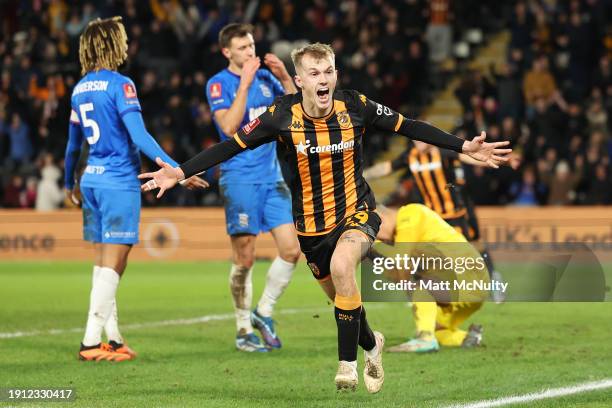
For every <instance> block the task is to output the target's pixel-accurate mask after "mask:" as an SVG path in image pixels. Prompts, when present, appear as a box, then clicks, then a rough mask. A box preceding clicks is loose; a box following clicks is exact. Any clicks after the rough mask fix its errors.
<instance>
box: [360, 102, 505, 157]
mask: <svg viewBox="0 0 612 408" xmlns="http://www.w3.org/2000/svg"><path fill="white" fill-rule="evenodd" d="M360 99H361V102H362V103H363V104H364V105H365V106H364V108H363V109H364V114H365V116H366V120H367V122H369V123H370V124H372V125H373V126H374V127H376V128H378V129H381V130H387V131H391V132H397V133H399V134H400V135H403V136H407V137H409V138H411V139H414V140H420V141H422V142H425V143H429V144H432V145H434V146H438V147H442V148H445V149H449V150H453V151H455V152H458V153H465V154H467V155H469V156H470V157H472V158H474V159H476V160H479V161H482V162H485V163H487V165H489V166H490V167H494V168H497V167H498V165H497V163H499V162H506V161H507V160H508V159H507V158H506V157H504V156H503V155H505V154H508V153H511V152H512V149H502V147H505V146H507V145H508V144H509V143H510V142H495V143H486V142H485V138H486V134H485V133H484V132H482V133H481V134H480V136H476V137H475V138H474V139H472V140H470V141H468V140H463V139H461V138H459V137H457V136H454V135H451V134H450V133H446V132H445V131H443V130H442V129H439V128H437V127H435V126H433V125H430V124H429V123H427V122H423V121H421V120H413V119H407V118H404V116H402V114H400V113H398V112H395V111H394V110H392V109H390V108H388V107H386V106H384V105H381V104H380V103H376V102H374V101H372V100H369V99H367V98H365V97H364V96H363V95H360Z"/></svg>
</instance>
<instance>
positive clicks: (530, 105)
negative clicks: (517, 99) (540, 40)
mask: <svg viewBox="0 0 612 408" xmlns="http://www.w3.org/2000/svg"><path fill="white" fill-rule="evenodd" d="M556 92H557V84H556V83H555V78H554V77H553V76H552V74H551V73H550V71H549V70H548V59H547V57H546V55H540V56H538V57H537V58H536V59H535V60H534V61H533V65H532V67H531V70H530V71H529V72H527V74H526V75H525V79H524V80H523V95H525V102H526V104H527V109H531V110H533V109H534V107H535V104H536V101H538V100H539V101H543V102H544V103H545V105H546V106H547V105H549V104H550V103H551V102H552V100H553V97H554V96H555V94H556Z"/></svg>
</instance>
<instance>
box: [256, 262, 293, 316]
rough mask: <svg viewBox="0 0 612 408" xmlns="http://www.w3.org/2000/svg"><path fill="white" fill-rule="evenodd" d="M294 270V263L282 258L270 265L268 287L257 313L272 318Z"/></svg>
mask: <svg viewBox="0 0 612 408" xmlns="http://www.w3.org/2000/svg"><path fill="white" fill-rule="evenodd" d="M294 269H295V264H294V263H291V262H287V261H285V260H284V259H283V258H281V257H280V256H277V257H276V259H274V262H272V265H270V269H268V276H267V277H266V287H265V288H264V291H263V293H262V295H261V299H259V303H258V304H257V313H259V314H260V315H262V316H264V317H271V316H272V311H273V310H274V305H275V304H276V301H277V300H278V299H279V298H280V297H281V295H282V294H283V292H284V291H285V289H286V288H287V285H289V281H291V276H293V271H294Z"/></svg>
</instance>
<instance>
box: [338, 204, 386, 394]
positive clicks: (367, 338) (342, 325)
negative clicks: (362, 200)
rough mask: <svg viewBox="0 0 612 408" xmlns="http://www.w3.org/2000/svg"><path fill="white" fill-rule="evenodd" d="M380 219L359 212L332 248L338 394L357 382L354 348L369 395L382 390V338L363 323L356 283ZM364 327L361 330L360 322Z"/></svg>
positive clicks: (346, 225)
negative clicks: (360, 359) (362, 358)
mask: <svg viewBox="0 0 612 408" xmlns="http://www.w3.org/2000/svg"><path fill="white" fill-rule="evenodd" d="M380 222H381V220H380V217H379V216H378V214H376V213H374V212H366V211H361V212H358V213H357V214H354V215H353V216H351V217H349V218H348V219H347V220H345V224H344V226H342V227H341V231H342V233H341V235H340V238H339V239H338V241H337V243H336V244H335V248H334V249H333V253H332V256H331V262H330V274H331V277H332V282H333V285H334V289H335V297H334V305H335V309H334V314H335V317H336V325H337V326H338V359H339V360H340V361H339V366H338V372H337V374H336V378H335V382H336V388H337V389H338V390H343V389H349V390H354V389H355V387H356V385H357V382H358V376H357V346H358V345H361V346H362V347H363V348H364V350H365V370H364V382H365V385H366V389H367V391H368V392H370V393H376V392H378V391H380V389H381V388H382V384H383V381H384V371H383V367H382V349H383V345H384V336H383V335H382V334H381V333H379V332H376V333H374V332H372V330H371V329H370V328H369V325H368V324H367V320H365V311H364V309H363V307H362V304H361V294H360V292H359V288H358V286H357V281H356V279H355V272H356V268H357V265H358V264H359V262H360V261H361V260H362V259H363V258H364V256H365V255H366V254H367V252H368V250H369V248H370V246H371V244H372V242H373V241H374V239H375V237H376V234H377V232H378V229H379V228H380ZM362 316H363V317H364V321H363V324H364V327H365V328H366V330H362V329H361V327H360V326H361V323H362V322H361V318H362Z"/></svg>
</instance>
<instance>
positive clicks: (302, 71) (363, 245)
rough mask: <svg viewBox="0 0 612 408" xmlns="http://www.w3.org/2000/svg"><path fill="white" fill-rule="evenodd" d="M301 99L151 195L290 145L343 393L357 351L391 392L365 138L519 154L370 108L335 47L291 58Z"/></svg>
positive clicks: (157, 181) (303, 240)
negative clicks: (364, 279) (371, 296)
mask: <svg viewBox="0 0 612 408" xmlns="http://www.w3.org/2000/svg"><path fill="white" fill-rule="evenodd" d="M291 57H292V60H293V64H294V66H295V69H296V76H295V81H296V84H297V86H298V88H300V92H298V93H296V94H294V95H287V96H283V97H280V98H278V99H277V100H276V101H275V103H274V105H272V106H270V107H269V108H268V109H267V110H266V112H264V113H263V114H262V115H261V116H259V117H258V118H256V119H255V120H253V121H251V122H249V123H248V124H247V125H245V126H244V127H243V128H242V129H240V130H239V131H238V132H237V133H236V134H234V137H233V138H232V139H229V140H227V141H225V142H223V143H219V144H217V145H215V146H213V147H211V148H210V149H207V150H205V151H203V152H201V153H199V154H198V155H196V156H195V157H193V158H192V159H190V160H188V161H187V162H185V163H183V164H182V165H181V166H179V167H173V166H172V165H171V164H168V163H165V162H164V161H163V160H161V159H158V160H157V163H158V164H159V165H160V167H162V168H161V169H160V170H158V171H156V172H154V173H145V174H141V175H140V176H139V177H140V178H142V179H151V180H149V181H147V182H146V183H144V184H143V185H142V189H143V190H144V191H149V190H153V189H157V188H159V193H158V194H157V196H158V197H161V196H162V194H163V193H164V192H165V191H166V190H167V189H168V188H171V187H173V186H174V185H175V184H176V183H177V182H179V181H180V180H183V179H184V178H185V177H189V176H191V175H193V174H196V173H198V172H200V171H202V170H206V169H208V168H210V167H211V166H214V165H215V164H218V163H220V162H223V161H225V160H228V159H229V158H231V157H233V156H235V155H236V154H238V153H240V152H242V151H243V150H245V149H254V148H257V147H259V146H261V145H263V144H265V143H269V142H272V141H276V140H278V141H280V145H281V147H282V148H284V149H285V152H286V155H287V159H288V165H289V166H290V168H291V171H292V172H293V174H294V175H295V176H294V177H293V180H292V182H291V186H290V188H291V193H292V198H293V220H294V223H295V226H296V229H297V232H298V239H299V242H300V247H301V249H302V252H303V253H304V255H306V259H307V261H308V264H309V266H310V268H311V270H312V272H313V275H314V276H315V278H316V279H317V280H318V281H319V283H320V284H321V287H322V289H323V290H324V292H325V293H326V294H327V295H328V296H329V298H330V299H333V301H334V305H335V308H334V315H335V318H336V324H337V328H338V360H339V364H338V371H337V373H336V377H335V383H336V388H337V389H338V390H344V389H349V390H354V389H355V388H356V386H357V383H358V375H357V349H358V346H361V347H362V348H363V349H364V351H365V369H364V382H365V386H366V389H367V390H368V392H371V393H375V392H378V391H379V390H380V389H381V388H382V385H383V381H384V372H383V366H382V348H383V344H384V337H383V335H382V334H381V333H379V332H373V331H372V330H371V328H370V325H369V324H368V321H367V319H366V313H365V309H364V307H363V305H362V303H361V295H360V292H359V289H358V287H357V282H356V279H355V270H356V267H357V265H358V264H359V262H360V260H361V259H362V258H363V257H364V256H365V255H366V254H367V252H368V249H369V247H370V246H371V244H372V242H373V241H374V239H375V238H376V234H377V233H378V229H379V227H380V217H379V216H378V214H377V213H376V211H375V208H376V201H375V199H374V195H373V194H372V191H371V190H370V187H369V186H368V184H367V183H366V181H365V179H364V178H363V175H362V171H363V167H362V155H363V152H362V137H363V134H364V132H365V130H366V129H367V128H370V127H374V128H377V129H381V130H385V131H395V132H398V133H400V134H402V135H404V136H407V137H411V138H414V139H418V140H422V141H425V142H427V143H432V144H435V145H438V146H441V147H445V148H448V149H451V150H455V151H458V152H463V153H466V154H468V155H470V156H472V157H473V158H475V159H476V160H480V161H484V162H487V163H489V165H494V164H495V162H497V161H500V160H501V161H503V160H505V159H504V157H503V156H502V155H504V154H507V153H510V151H511V150H510V149H506V148H503V147H504V146H506V145H507V143H506V142H498V143H487V142H485V136H484V135H481V136H477V137H475V138H474V139H473V140H472V141H464V140H462V139H460V138H458V137H455V136H453V135H450V134H448V133H446V132H443V131H442V130H440V129H438V128H436V127H434V126H431V125H429V124H427V123H425V122H421V121H418V120H411V119H407V118H404V116H402V115H401V114H399V113H397V112H395V111H393V110H392V109H390V108H388V107H386V106H383V105H381V104H379V103H376V102H373V101H371V100H369V99H368V98H367V97H366V96H364V95H362V94H360V93H359V92H357V91H352V90H337V89H336V82H337V71H336V68H335V55H334V52H333V50H332V48H331V47H330V46H329V45H325V44H319V43H317V44H311V45H307V46H304V47H302V48H299V49H295V50H293V52H292V53H291Z"/></svg>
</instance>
